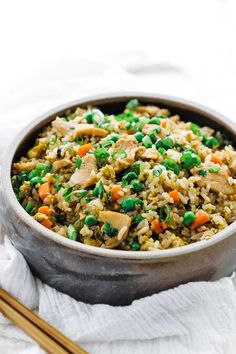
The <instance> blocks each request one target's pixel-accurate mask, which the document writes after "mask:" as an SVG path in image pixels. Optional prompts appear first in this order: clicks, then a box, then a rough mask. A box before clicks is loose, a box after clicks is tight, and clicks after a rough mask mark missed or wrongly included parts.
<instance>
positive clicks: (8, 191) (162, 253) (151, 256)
mask: <svg viewBox="0 0 236 354" xmlns="http://www.w3.org/2000/svg"><path fill="white" fill-rule="evenodd" d="M134 97H135V98H138V99H140V100H142V99H143V100H146V101H148V100H159V101H161V102H162V103H163V105H166V106H167V107H168V103H169V104H174V105H175V106H178V105H180V106H181V108H182V109H190V110H192V111H197V113H200V114H202V115H205V116H206V117H207V116H208V117H212V118H214V120H215V121H217V122H219V123H221V124H222V123H223V124H224V125H225V126H226V127H227V128H228V129H229V130H230V131H231V132H232V134H233V135H236V129H235V124H234V122H233V121H231V120H230V119H228V118H227V117H225V116H224V115H222V114H221V113H218V112H216V111H214V110H213V109H211V108H208V107H206V106H204V105H201V104H199V103H196V102H192V101H190V100H186V99H182V98H179V97H176V96H169V95H163V94H155V93H148V92H135V91H132V92H112V93H102V94H98V95H90V96H86V97H83V98H80V99H77V100H73V101H70V102H67V103H65V104H63V105H60V106H57V107H55V108H53V109H51V110H49V111H47V112H46V113H43V114H41V115H40V116H38V118H36V119H34V120H32V121H31V122H30V123H29V124H27V125H26V126H25V127H24V128H23V129H22V130H21V131H20V132H19V133H18V134H17V135H16V136H15V137H14V140H13V141H12V143H11V144H9V145H8V147H7V148H6V149H5V150H4V152H3V157H2V167H1V174H2V178H1V183H2V189H3V190H4V201H5V202H6V203H7V204H8V205H9V207H10V208H11V209H12V211H13V212H15V214H16V215H17V218H19V219H20V220H22V221H23V222H24V224H26V225H27V227H29V228H32V229H34V230H35V231H36V232H37V233H39V234H40V235H41V236H43V237H45V238H47V239H48V240H49V241H52V242H55V243H57V244H58V245H59V246H65V247H67V248H69V249H73V250H75V251H79V252H82V253H87V254H92V255H94V256H100V257H110V258H117V259H130V260H146V261H147V260H150V261H151V260H159V259H166V258H173V257H179V256H182V255H185V254H189V253H193V252H197V251H200V250H201V249H205V248H208V247H211V246H212V245H215V244H217V243H219V242H221V241H223V240H224V239H226V238H228V237H230V236H232V235H233V233H234V232H235V231H236V221H234V222H233V223H232V224H230V225H229V226H227V227H226V228H225V229H224V230H222V231H220V232H218V233H217V234H216V235H215V236H214V237H212V238H210V239H209V240H202V241H198V242H196V243H193V244H189V245H185V246H181V247H178V248H171V249H167V250H155V251H145V252H140V251H124V250H116V249H105V248H100V247H95V246H90V245H85V244H83V243H80V242H76V241H72V240H70V239H68V238H65V237H62V236H59V235H58V234H57V233H55V232H54V231H51V230H49V229H46V228H45V227H43V226H42V225H40V224H39V223H38V222H37V221H36V220H34V219H33V218H32V217H31V216H30V215H29V214H28V213H27V212H26V211H25V210H24V208H23V207H22V206H21V204H20V203H19V202H18V201H17V199H16V197H15V194H14V191H13V188H12V184H11V178H10V176H11V166H12V160H13V157H14V155H15V153H16V151H17V148H18V147H19V145H20V144H21V143H22V140H23V139H24V137H25V136H26V135H28V134H29V133H30V132H31V131H32V129H33V128H35V126H37V125H39V124H41V123H42V121H45V122H46V121H47V120H48V121H50V118H51V117H52V116H54V115H55V114H57V113H60V112H61V111H63V110H66V109H69V108H71V107H75V106H79V105H82V104H83V105H86V104H93V102H95V103H94V104H102V103H105V102H108V100H109V101H112V100H113V101H115V100H117V101H123V100H124V101H125V100H129V99H131V98H134ZM96 101H98V103H96Z"/></svg>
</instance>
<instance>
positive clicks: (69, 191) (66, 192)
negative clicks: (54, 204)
mask: <svg viewBox="0 0 236 354" xmlns="http://www.w3.org/2000/svg"><path fill="white" fill-rule="evenodd" d="M72 192H73V187H68V188H66V189H65V190H64V192H63V197H67V196H68V195H69V194H71V193H72Z"/></svg>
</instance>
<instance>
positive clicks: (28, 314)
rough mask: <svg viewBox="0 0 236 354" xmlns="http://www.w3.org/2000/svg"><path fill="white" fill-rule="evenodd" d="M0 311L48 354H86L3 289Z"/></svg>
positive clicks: (1, 290) (0, 296)
mask: <svg viewBox="0 0 236 354" xmlns="http://www.w3.org/2000/svg"><path fill="white" fill-rule="evenodd" d="M0 311H1V312H2V313H3V314H4V315H5V316H6V317H8V318H9V319H10V320H11V321H12V322H14V323H15V324H16V325H17V326H19V327H20V328H21V329H22V330H23V331H24V332H26V333H27V334H28V335H29V336H30V337H32V338H33V339H34V340H35V341H36V342H37V343H38V344H39V345H40V346H41V347H42V348H44V349H45V350H46V351H47V352H48V353H50V354H51V353H52V354H55V353H56V354H65V353H67V354H68V353H73V354H88V352H87V351H85V350H84V349H83V348H81V347H80V346H79V345H77V344H76V343H74V342H73V341H71V340H70V339H69V338H67V337H66V336H64V335H63V334H62V333H61V332H59V331H58V330H56V329H55V328H54V327H52V326H51V325H50V324H49V323H48V322H46V321H44V320H43V319H42V318H41V317H39V316H37V315H36V314H35V313H34V312H33V311H31V310H29V309H28V308H27V307H25V306H24V305H23V304H21V303H20V302H18V301H17V300H16V299H15V298H14V297H13V296H11V295H10V294H8V293H7V292H6V291H5V290H3V289H0Z"/></svg>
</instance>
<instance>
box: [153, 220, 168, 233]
mask: <svg viewBox="0 0 236 354" xmlns="http://www.w3.org/2000/svg"><path fill="white" fill-rule="evenodd" d="M167 227H168V225H167V224H166V223H165V222H164V221H160V220H158V219H154V220H153V221H152V223H151V229H152V230H153V231H154V232H155V233H156V234H159V233H160V232H162V231H164V230H165V229H167Z"/></svg>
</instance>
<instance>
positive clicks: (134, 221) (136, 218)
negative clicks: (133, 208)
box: [132, 214, 143, 225]
mask: <svg viewBox="0 0 236 354" xmlns="http://www.w3.org/2000/svg"><path fill="white" fill-rule="evenodd" d="M142 220H143V217H142V215H141V214H138V215H136V216H135V218H134V219H133V220H132V225H138V224H139V223H140V222H141V221H142Z"/></svg>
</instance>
